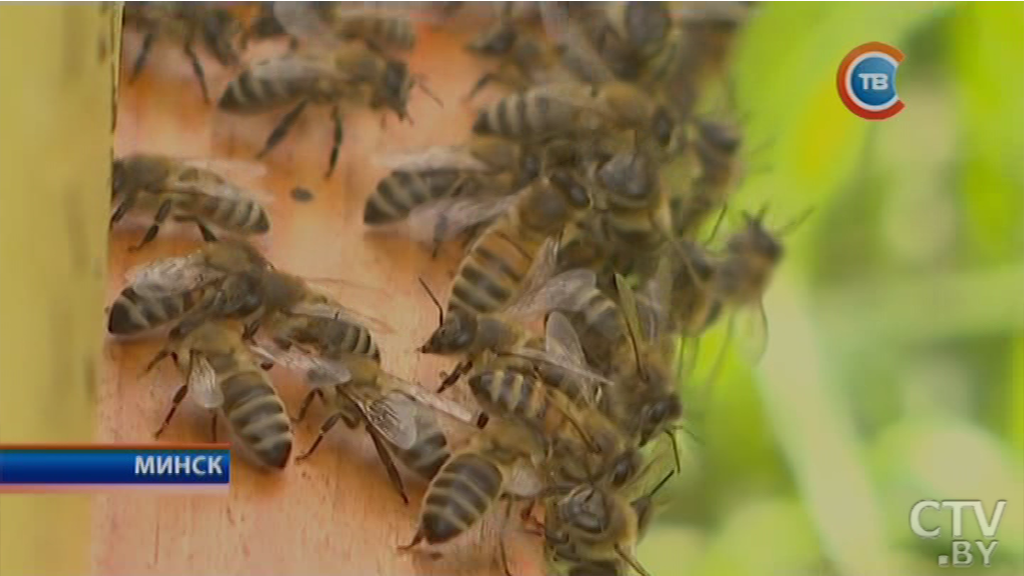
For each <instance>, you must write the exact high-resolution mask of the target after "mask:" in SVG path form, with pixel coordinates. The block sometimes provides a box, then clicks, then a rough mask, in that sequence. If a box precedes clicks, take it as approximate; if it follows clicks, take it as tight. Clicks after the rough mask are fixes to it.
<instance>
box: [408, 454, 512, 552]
mask: <svg viewBox="0 0 1024 576" xmlns="http://www.w3.org/2000/svg"><path fill="white" fill-rule="evenodd" d="M503 482H504V477H503V475H502V473H501V470H500V469H499V468H498V467H497V466H496V465H495V464H494V463H493V462H491V461H490V460H488V459H487V458H484V457H483V456H481V455H480V454H475V453H472V452H464V453H462V454H457V455H456V456H454V457H452V458H451V459H450V460H449V461H448V463H447V464H445V465H444V467H443V468H441V471H440V472H439V473H438V475H437V477H436V478H434V480H433V482H431V484H430V488H429V489H428V490H427V494H426V498H425V499H424V503H423V515H422V517H421V519H420V525H421V528H420V529H421V530H422V532H423V535H424V537H425V538H426V540H427V542H429V543H431V544H438V543H441V542H447V541H449V540H451V539H452V538H455V537H456V536H458V535H459V534H462V533H463V532H465V531H467V530H469V529H470V528H471V527H472V526H473V525H474V524H475V523H476V522H477V521H478V520H480V518H481V517H482V516H483V515H484V513H485V512H486V511H487V510H488V509H489V508H490V506H491V504H493V503H494V501H495V500H496V499H497V498H498V495H499V494H500V492H501V487H502V484H503Z"/></svg>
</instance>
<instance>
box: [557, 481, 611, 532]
mask: <svg viewBox="0 0 1024 576" xmlns="http://www.w3.org/2000/svg"><path fill="white" fill-rule="evenodd" d="M613 506H614V505H613V503H612V496H611V495H610V494H608V493H607V492H606V491H605V490H602V489H600V488H598V487H596V486H592V485H589V484H582V485H580V486H577V487H575V488H574V489H573V490H572V492H570V493H569V495H568V496H566V497H565V498H563V499H562V500H561V501H560V502H559V503H558V515H559V516H560V517H561V519H562V520H564V521H565V522H566V523H568V524H569V525H571V526H572V527H573V528H574V529H576V530H578V531H580V532H583V533H586V534H603V533H604V532H605V531H607V530H608V526H609V524H610V522H609V520H610V518H611V515H612V508H613Z"/></svg>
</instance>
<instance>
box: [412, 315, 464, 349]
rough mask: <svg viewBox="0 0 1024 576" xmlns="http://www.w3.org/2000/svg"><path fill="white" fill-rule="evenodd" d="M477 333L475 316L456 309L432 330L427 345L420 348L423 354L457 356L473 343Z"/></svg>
mask: <svg viewBox="0 0 1024 576" xmlns="http://www.w3.org/2000/svg"><path fill="white" fill-rule="evenodd" d="M476 332H477V319H476V315H474V314H472V313H470V312H466V311H464V310H462V309H461V308H456V309H454V310H452V311H451V312H449V313H448V314H447V316H446V317H445V319H444V322H443V323H442V324H441V325H440V326H438V327H437V330H434V333H433V334H431V335H430V338H429V339H428V340H427V343H426V344H424V345H423V346H421V347H420V350H419V351H420V352H422V353H424V354H457V353H460V352H464V351H465V350H466V349H467V348H469V346H470V344H472V343H473V339H474V338H475V337H476Z"/></svg>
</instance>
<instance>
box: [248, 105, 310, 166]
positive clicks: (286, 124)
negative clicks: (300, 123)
mask: <svg viewBox="0 0 1024 576" xmlns="http://www.w3.org/2000/svg"><path fill="white" fill-rule="evenodd" d="M308 103H309V101H308V100H303V101H302V102H299V104H298V106H296V107H295V108H292V109H291V111H289V112H288V113H287V114H285V115H284V118H281V121H280V122H279V123H278V124H277V126H275V127H274V130H273V132H271V133H270V136H269V137H268V138H267V142H266V143H265V144H264V145H263V150H260V153H259V154H257V155H256V158H262V157H264V156H266V155H267V153H268V152H270V151H271V150H272V149H273V148H274V146H277V145H278V144H280V143H281V140H283V139H284V137H285V135H287V134H288V131H289V130H291V128H292V124H295V121H296V120H298V119H299V116H301V115H302V111H303V110H305V109H306V104H308Z"/></svg>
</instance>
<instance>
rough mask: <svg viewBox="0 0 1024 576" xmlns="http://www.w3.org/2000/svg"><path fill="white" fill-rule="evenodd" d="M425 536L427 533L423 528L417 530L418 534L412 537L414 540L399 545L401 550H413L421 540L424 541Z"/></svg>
mask: <svg viewBox="0 0 1024 576" xmlns="http://www.w3.org/2000/svg"><path fill="white" fill-rule="evenodd" d="M425 537H426V535H425V534H424V533H423V528H420V529H418V530H416V535H415V536H413V537H412V542H409V543H408V544H406V545H404V546H399V547H398V550H399V552H407V551H409V550H412V549H413V548H415V547H416V546H418V545H419V543H420V542H423V538H425Z"/></svg>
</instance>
